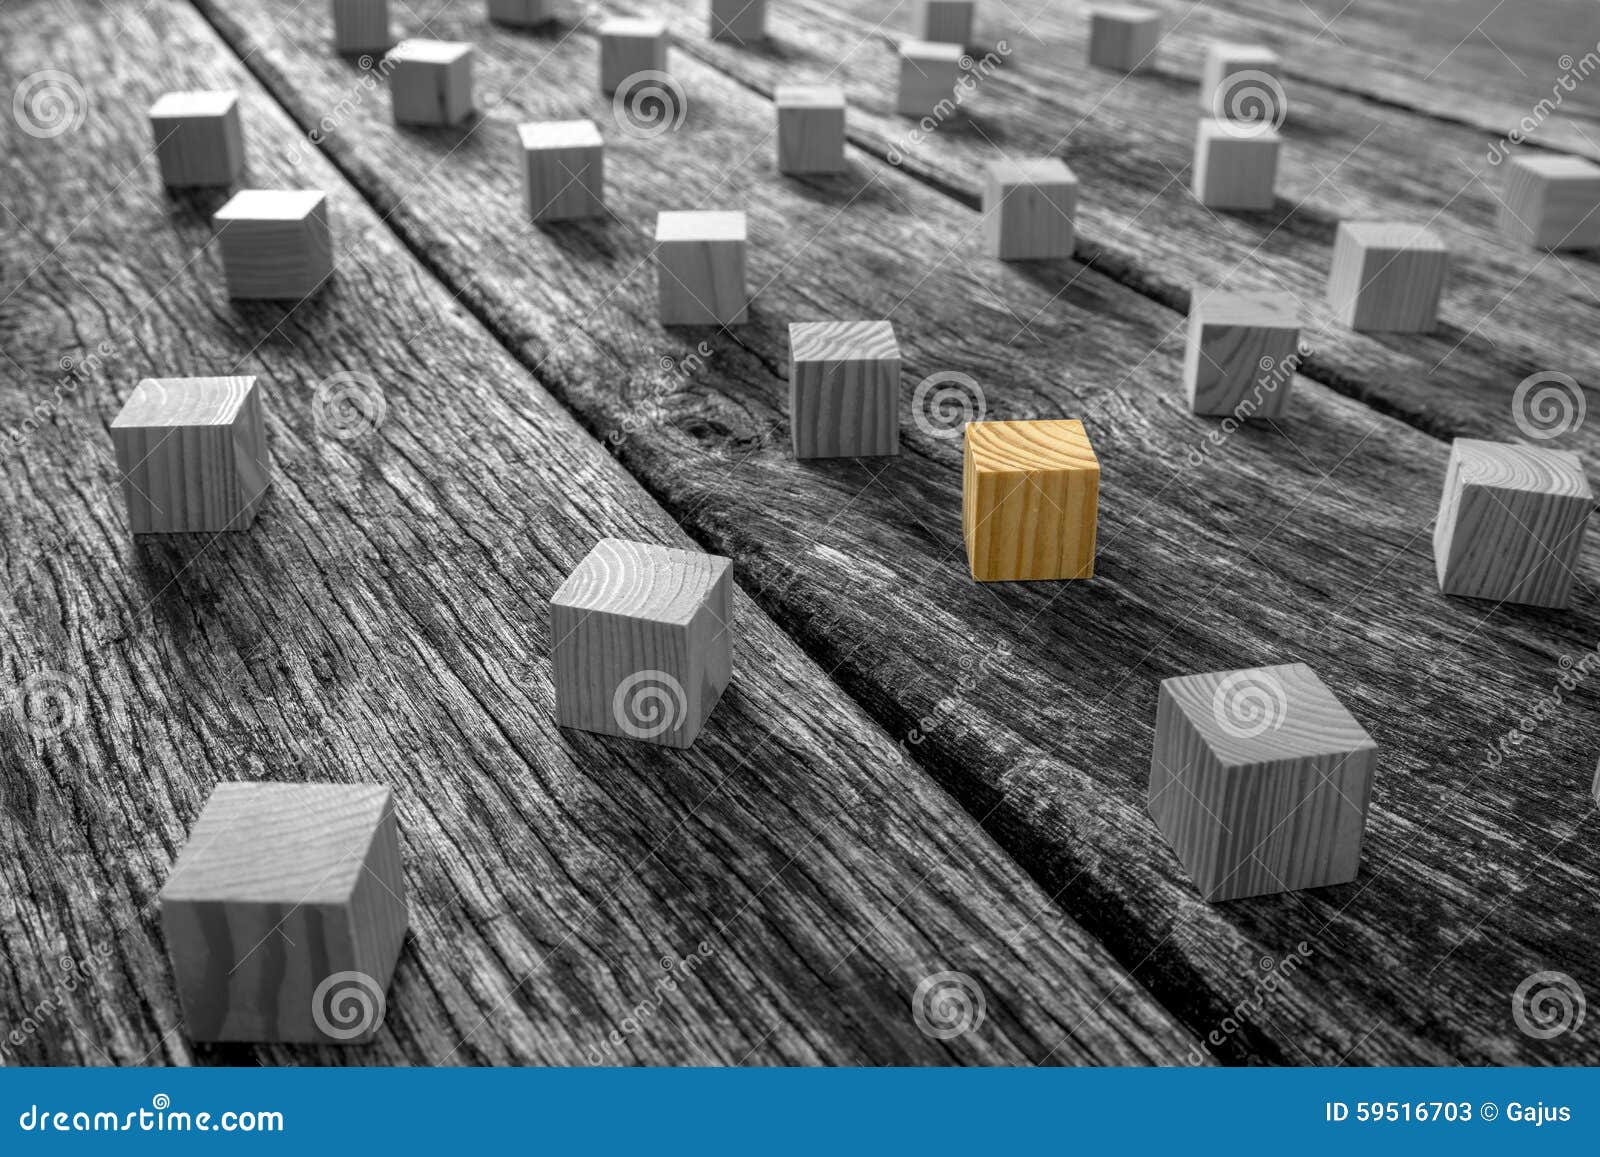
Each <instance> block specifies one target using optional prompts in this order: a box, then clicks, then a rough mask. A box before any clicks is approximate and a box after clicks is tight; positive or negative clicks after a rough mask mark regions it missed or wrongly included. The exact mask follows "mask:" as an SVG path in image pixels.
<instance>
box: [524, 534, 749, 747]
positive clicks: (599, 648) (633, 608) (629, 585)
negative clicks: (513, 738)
mask: <svg viewBox="0 0 1600 1157" xmlns="http://www.w3.org/2000/svg"><path fill="white" fill-rule="evenodd" d="M550 637H551V639H552V644H551V664H552V667H553V669H554V678H555V690H556V721H557V722H558V723H559V724H560V725H561V726H562V727H576V728H579V729H581V730H584V731H594V732H598V733H600V734H601V735H621V736H626V737H628V738H630V739H642V740H647V741H649V742H651V743H659V744H663V745H665V746H667V747H688V746H690V745H691V744H692V743H694V741H695V737H696V736H697V735H699V734H700V728H701V725H702V724H704V723H705V721H706V717H707V716H709V715H710V714H711V709H712V708H713V707H715V706H716V703H717V699H718V698H719V697H720V696H721V695H722V691H723V689H724V688H725V687H727V685H728V680H729V679H730V678H731V677H732V674H733V564H732V563H731V562H729V561H728V560H727V559H725V558H721V557H719V556H717V555H712V554H701V553H699V552H697V551H691V550H677V549H674V548H671V547H664V546H652V545H649V544H647V543H641V542H629V541H627V540H625V539H619V538H604V539H601V540H600V541H599V542H598V543H596V544H595V547H594V549H593V550H591V551H590V552H589V553H588V555H587V556H586V557H585V558H584V560H583V561H582V562H580V563H579V564H578V566H577V569H575V570H574V571H573V572H572V573H571V574H570V575H568V576H567V578H566V581H565V582H563V583H562V584H561V587H560V589H559V590H557V591H556V593H555V594H554V595H553V596H552V597H551V599H550Z"/></svg>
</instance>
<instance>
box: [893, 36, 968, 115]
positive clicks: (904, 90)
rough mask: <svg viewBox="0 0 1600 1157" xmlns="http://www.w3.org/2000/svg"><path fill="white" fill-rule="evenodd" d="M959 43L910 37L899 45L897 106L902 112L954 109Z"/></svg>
mask: <svg viewBox="0 0 1600 1157" xmlns="http://www.w3.org/2000/svg"><path fill="white" fill-rule="evenodd" d="M964 55H965V52H964V50H963V49H962V47H961V45H959V44H933V43H930V42H928V41H923V40H908V41H906V42H905V43H903V44H902V45H900V91H899V95H898V97H897V99H896V102H895V108H896V109H897V110H898V111H899V113H900V115H901V116H915V117H922V116H936V115H939V114H940V113H941V110H942V109H943V110H947V111H945V114H944V115H948V113H949V112H953V111H954V110H955V107H956V106H955V100H954V97H955V91H956V85H957V84H958V83H959V82H960V80H961V58H962V56H964Z"/></svg>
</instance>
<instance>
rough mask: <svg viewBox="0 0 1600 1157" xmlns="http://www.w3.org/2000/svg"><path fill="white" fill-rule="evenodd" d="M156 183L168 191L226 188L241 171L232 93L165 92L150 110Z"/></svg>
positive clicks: (236, 104)
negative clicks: (158, 171) (158, 178)
mask: <svg viewBox="0 0 1600 1157" xmlns="http://www.w3.org/2000/svg"><path fill="white" fill-rule="evenodd" d="M150 126H151V128H152V129H153V130H154V131H155V138H156V159H157V160H158V161H159V162H160V164H161V180H162V182H163V183H165V184H166V185H168V186H170V187H172V188H186V187H190V186H198V185H231V184H233V182H234V179H235V178H236V177H238V175H239V173H240V171H241V170H243V168H244V129H243V127H242V125H241V124H240V121H239V94H238V93H236V92H169V93H166V94H165V95H164V96H162V97H161V99H160V100H158V101H156V103H155V104H154V105H152V106H151V107H150Z"/></svg>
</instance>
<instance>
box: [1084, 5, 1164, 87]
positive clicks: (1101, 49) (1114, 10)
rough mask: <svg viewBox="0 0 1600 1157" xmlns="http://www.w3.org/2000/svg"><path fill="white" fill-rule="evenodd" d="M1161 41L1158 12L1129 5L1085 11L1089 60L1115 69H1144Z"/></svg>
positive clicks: (1151, 63)
mask: <svg viewBox="0 0 1600 1157" xmlns="http://www.w3.org/2000/svg"><path fill="white" fill-rule="evenodd" d="M1160 44H1161V13H1159V12H1157V11H1155V10H1154V9H1151V8H1138V7H1135V6H1133V5H1131V4H1104V5H1101V6H1099V7H1097V8H1094V9H1091V10H1090V12H1089V63H1090V64H1091V65H1093V66H1094V67H1095V68H1109V69H1111V70H1113V71H1115V72H1148V71H1149V70H1150V69H1152V68H1154V67H1155V66H1156V48H1157V47H1158V46H1159V45H1160Z"/></svg>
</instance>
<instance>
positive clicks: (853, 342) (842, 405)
mask: <svg viewBox="0 0 1600 1157" xmlns="http://www.w3.org/2000/svg"><path fill="white" fill-rule="evenodd" d="M789 427H790V431H791V435H792V440H793V443H794V456H795V457H796V458H865V457H874V456H883V455H889V454H898V453H900V346H899V343H898V342H896V341H895V337H894V326H892V325H890V324H889V323H888V322H886V321H815V322H811V321H807V322H795V323H793V324H791V325H790V326H789Z"/></svg>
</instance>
